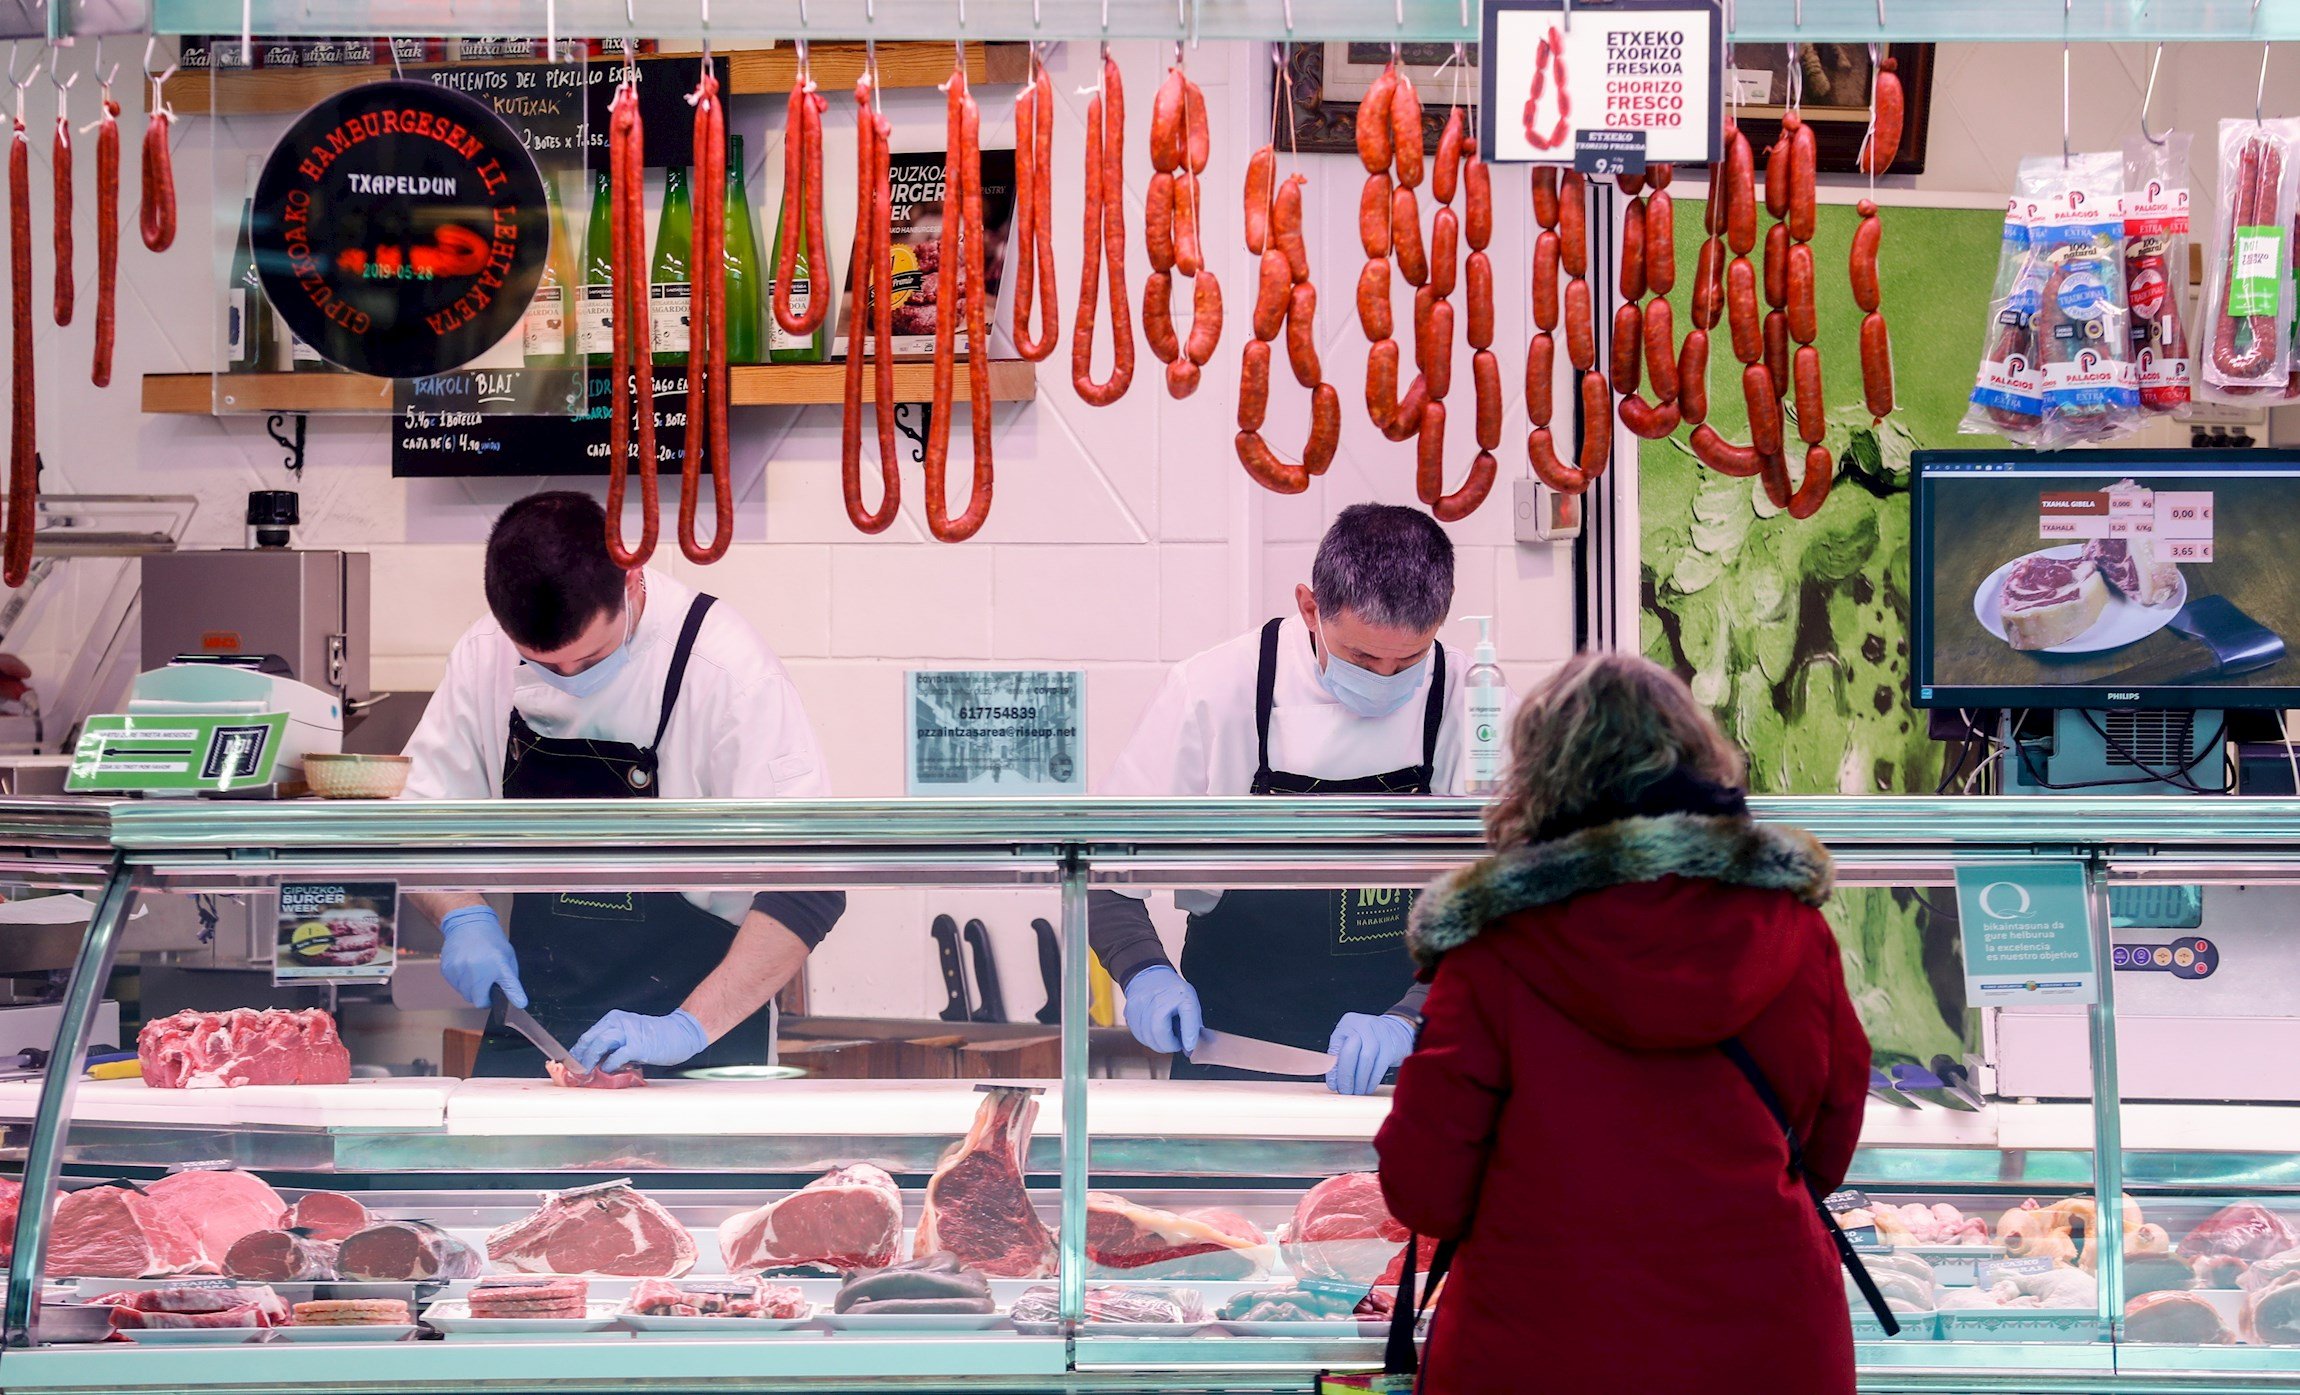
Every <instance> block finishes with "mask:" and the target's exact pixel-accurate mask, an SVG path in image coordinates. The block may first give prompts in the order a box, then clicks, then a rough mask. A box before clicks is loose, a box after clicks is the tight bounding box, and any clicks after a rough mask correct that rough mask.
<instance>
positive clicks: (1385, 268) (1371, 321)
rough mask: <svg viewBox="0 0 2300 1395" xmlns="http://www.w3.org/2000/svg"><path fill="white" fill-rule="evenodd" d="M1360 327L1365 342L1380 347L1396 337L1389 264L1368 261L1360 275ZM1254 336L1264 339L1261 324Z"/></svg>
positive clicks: (1257, 326) (1257, 321) (1258, 321)
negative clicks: (1392, 318)
mask: <svg viewBox="0 0 2300 1395" xmlns="http://www.w3.org/2000/svg"><path fill="white" fill-rule="evenodd" d="M1358 324H1359V326H1360V327H1361V328H1363V329H1364V330H1365V332H1366V342H1367V343H1369V344H1378V343H1380V342H1381V341H1382V340H1384V339H1387V338H1389V337H1391V335H1393V334H1395V333H1396V332H1397V331H1396V326H1395V325H1394V324H1393V323H1392V322H1391V319H1390V264H1389V263H1388V262H1386V261H1380V260H1375V261H1369V262H1367V263H1366V266H1365V270H1363V271H1361V272H1359V273H1358ZM1255 333H1256V335H1257V336H1258V337H1271V338H1274V337H1276V336H1275V333H1274V332H1273V333H1272V334H1271V335H1269V336H1261V322H1260V320H1259V319H1258V318H1257V319H1256V321H1255Z"/></svg>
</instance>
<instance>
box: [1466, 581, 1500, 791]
mask: <svg viewBox="0 0 2300 1395" xmlns="http://www.w3.org/2000/svg"><path fill="white" fill-rule="evenodd" d="M1462 619H1463V621H1464V622H1465V623H1468V624H1473V625H1476V626H1477V653H1476V656H1475V662H1473V663H1471V664H1470V666H1469V672H1468V673H1466V674H1464V675H1462V697H1463V700H1464V705H1465V706H1466V708H1467V711H1466V712H1465V714H1464V715H1465V716H1466V717H1467V718H1468V721H1467V723H1466V724H1465V727H1464V732H1465V738H1466V745H1467V747H1468V749H1467V750H1466V751H1465V752H1464V753H1463V754H1464V755H1465V756H1466V757H1467V758H1468V762H1469V766H1468V774H1467V783H1466V786H1465V788H1467V789H1468V791H1469V792H1470V793H1471V794H1492V793H1493V792H1494V791H1495V790H1497V789H1500V788H1501V760H1502V746H1503V738H1502V730H1503V728H1502V719H1503V718H1504V717H1505V716H1507V715H1508V712H1509V682H1508V680H1507V679H1505V678H1503V677H1502V673H1501V665H1500V664H1498V663H1496V662H1494V652H1493V617H1492V616H1490V615H1465V616H1463V617H1462Z"/></svg>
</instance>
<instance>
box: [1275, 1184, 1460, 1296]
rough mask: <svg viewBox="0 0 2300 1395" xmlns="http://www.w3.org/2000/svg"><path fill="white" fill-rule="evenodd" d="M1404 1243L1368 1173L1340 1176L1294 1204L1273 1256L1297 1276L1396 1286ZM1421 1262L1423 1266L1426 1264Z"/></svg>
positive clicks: (1403, 1235) (1405, 1234)
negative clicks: (1292, 1211)
mask: <svg viewBox="0 0 2300 1395" xmlns="http://www.w3.org/2000/svg"><path fill="white" fill-rule="evenodd" d="M1409 1238H1411V1237H1410V1236H1409V1234H1408V1232H1407V1230H1406V1228H1405V1226H1404V1225H1402V1224H1400V1223H1399V1222H1398V1221H1397V1219H1396V1218H1395V1217H1393V1216H1391V1215H1390V1208H1389V1203H1387V1202H1385V1201H1383V1200H1382V1183H1381V1179H1380V1178H1379V1177H1376V1176H1375V1175H1374V1174H1373V1173H1371V1172H1344V1173H1342V1174H1340V1175H1339V1176H1335V1177H1328V1178H1327V1179H1326V1180H1325V1181H1323V1182H1320V1183H1318V1184H1317V1185H1316V1186H1314V1187H1312V1188H1310V1189H1309V1190H1308V1191H1307V1192H1304V1193H1303V1194H1302V1199H1301V1200H1300V1201H1298V1202H1296V1203H1294V1219H1293V1221H1292V1222H1291V1223H1290V1224H1289V1225H1288V1226H1287V1227H1286V1229H1285V1230H1284V1231H1282V1232H1281V1233H1280V1234H1279V1236H1278V1252H1279V1253H1280V1254H1282V1255H1284V1256H1285V1259H1286V1267H1287V1268H1288V1269H1290V1270H1292V1271H1293V1272H1294V1273H1295V1274H1296V1275H1303V1274H1309V1275H1315V1276H1317V1277H1320V1278H1327V1279H1341V1280H1345V1281H1347V1282H1350V1283H1356V1284H1371V1283H1376V1282H1389V1283H1395V1282H1396V1281H1397V1277H1398V1271H1399V1270H1400V1269H1402V1268H1403V1264H1402V1261H1403V1259H1404V1256H1405V1244H1406V1241H1407V1240H1408V1239H1409ZM1425 1253H1426V1251H1425ZM1423 1263H1424V1266H1425V1267H1426V1265H1427V1263H1428V1261H1427V1260H1426V1259H1425V1260H1424V1261H1423Z"/></svg>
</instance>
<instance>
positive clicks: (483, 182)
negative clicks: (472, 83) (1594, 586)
mask: <svg viewBox="0 0 2300 1395" xmlns="http://www.w3.org/2000/svg"><path fill="white" fill-rule="evenodd" d="M249 226H250V232H251V235H252V237H253V239H254V252H255V263H256V271H257V274H258V275H259V276H260V277H262V279H263V287H264V294H265V295H267V296H269V297H270V298H271V302H272V304H273V305H275V306H277V307H278V308H279V312H280V315H281V317H282V318H284V319H285V320H286V321H287V324H288V328H290V329H292V330H294V331H295V333H296V335H297V336H298V337H299V338H301V339H302V340H303V341H304V342H305V343H307V344H309V345H311V346H312V347H313V348H315V349H317V350H318V351H319V353H320V356H321V357H322V358H325V359H326V360H328V361H329V362H330V363H335V364H340V365H342V366H343V367H345V368H349V369H352V370H353V371H355V372H360V373H373V374H377V375H379V376H382V377H389V378H413V377H420V376H422V375H424V374H427V373H441V372H445V371H447V370H448V369H451V368H457V367H460V366H462V365H463V364H466V363H469V362H470V361H471V360H473V359H475V358H477V357H479V355H481V354H482V353H485V352H486V351H487V350H488V349H490V348H493V347H494V346H495V344H496V342H497V341H498V340H500V339H502V338H503V336H504V335H506V334H509V333H511V332H513V331H514V330H516V329H517V328H518V326H519V321H520V318H521V316H523V315H524V314H525V313H526V311H527V305H528V302H529V301H530V300H532V299H533V298H534V295H535V285H536V282H537V281H538V280H540V279H541V278H542V274H543V264H544V261H545V260H546V257H547V254H548V253H549V250H550V248H549V238H550V231H549V219H548V216H547V214H546V211H545V207H544V202H543V177H542V175H541V174H540V173H538V172H537V170H536V168H535V161H534V159H533V158H532V157H531V156H529V155H528V153H527V147H526V145H525V144H524V143H523V142H522V141H521V140H520V138H519V136H518V134H517V133H516V132H514V131H513V130H512V129H511V128H510V127H509V126H506V125H505V124H504V123H503V121H502V120H501V118H499V117H497V116H496V114H495V113H494V112H493V111H491V110H489V109H488V108H487V106H485V105H484V104H483V103H481V102H479V101H477V100H475V99H473V98H471V97H467V96H465V95H463V94H462V93H460V92H454V91H450V90H449V89H447V88H444V87H435V86H433V85H432V84H430V83H427V82H375V83H369V84H367V85H365V86H362V87H354V88H352V89H351V90H349V91H347V92H342V93H339V94H337V95H336V96H333V97H329V98H328V99H326V100H325V101H323V102H321V103H319V104H318V105H317V106H315V107H313V108H312V109H311V110H309V111H307V112H305V113H304V114H303V115H302V116H301V117H299V118H297V120H296V123H295V125H294V126H293V127H292V128H290V129H289V131H288V133H287V135H286V136H285V137H283V138H282V139H281V141H280V143H279V144H278V145H277V146H275V147H273V149H272V153H271V158H270V159H269V160H267V161H266V162H265V164H264V169H263V175H262V177H261V178H259V179H258V180H257V181H256V192H255V208H254V213H253V217H252V219H251V222H250V225H249Z"/></svg>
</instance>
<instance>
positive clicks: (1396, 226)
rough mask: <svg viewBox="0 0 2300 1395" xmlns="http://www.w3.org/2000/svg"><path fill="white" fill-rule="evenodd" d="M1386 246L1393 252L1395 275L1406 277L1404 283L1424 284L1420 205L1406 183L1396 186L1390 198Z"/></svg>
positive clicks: (1425, 263)
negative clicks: (1387, 242)
mask: <svg viewBox="0 0 2300 1395" xmlns="http://www.w3.org/2000/svg"><path fill="white" fill-rule="evenodd" d="M1390 245H1391V247H1392V248H1394V249H1395V250H1396V253H1397V259H1398V275H1400V276H1403V277H1405V278H1406V284H1407V285H1409V286H1426V285H1428V284H1429V279H1430V262H1429V252H1428V250H1427V249H1426V248H1424V246H1423V245H1422V224H1421V208H1420V205H1419V203H1418V202H1417V201H1416V200H1415V198H1414V191H1413V186H1412V185H1410V184H1400V185H1398V187H1397V192H1396V193H1395V194H1393V195H1391V197H1390Z"/></svg>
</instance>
